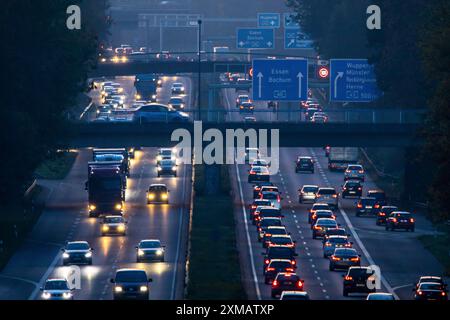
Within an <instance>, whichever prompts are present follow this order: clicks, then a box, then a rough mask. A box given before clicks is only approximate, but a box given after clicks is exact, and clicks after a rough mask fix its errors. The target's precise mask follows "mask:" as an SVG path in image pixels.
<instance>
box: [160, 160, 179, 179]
mask: <svg viewBox="0 0 450 320" xmlns="http://www.w3.org/2000/svg"><path fill="white" fill-rule="evenodd" d="M156 170H157V172H158V178H159V177H161V176H165V175H169V176H174V177H176V176H177V163H176V161H175V160H171V159H164V160H161V162H160V163H159V165H158V166H157V167H156Z"/></svg>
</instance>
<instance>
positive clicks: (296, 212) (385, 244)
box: [223, 89, 443, 300]
mask: <svg viewBox="0 0 450 320" xmlns="http://www.w3.org/2000/svg"><path fill="white" fill-rule="evenodd" d="M235 99H236V93H235V92H234V90H231V89H227V90H226V92H224V93H223V101H224V105H225V107H226V108H227V110H229V111H234V110H237V108H236V107H235ZM255 105H256V106H255V109H256V110H257V109H258V108H267V107H266V106H265V104H263V103H256V104H255ZM325 111H326V110H325ZM244 116H247V115H244V114H242V115H240V114H239V113H238V112H229V113H228V118H227V119H228V120H229V121H242V119H243V117H244ZM254 116H255V118H257V121H268V118H269V117H272V118H273V117H274V116H273V115H272V114H271V112H267V113H257V112H256V113H255V114H254ZM280 121H283V120H280ZM297 156H311V157H312V158H313V159H314V161H315V166H316V173H315V174H309V173H297V174H296V173H295V171H294V167H295V164H294V162H295V160H296V158H297ZM248 169H249V166H248V165H235V166H233V167H232V179H233V184H232V185H233V188H234V194H236V195H238V198H237V199H235V215H236V217H237V219H238V237H239V240H240V241H238V243H240V244H241V250H243V252H245V254H243V255H241V259H244V261H245V262H244V263H242V262H241V265H246V266H247V267H246V268H244V271H243V272H244V276H243V278H244V279H247V288H248V289H249V290H250V292H252V293H253V298H257V299H271V298H270V286H269V285H266V284H264V278H263V273H262V262H263V256H262V252H264V249H263V248H262V245H261V243H259V242H258V241H257V234H256V228H255V226H254V225H252V223H251V222H249V221H248V212H246V210H247V207H248V205H249V204H250V203H251V202H252V200H253V198H252V186H253V184H250V183H247V175H248V173H247V171H248ZM271 181H272V182H274V183H275V185H277V186H278V187H279V188H280V190H281V192H282V197H283V198H284V199H283V200H282V211H283V214H284V215H285V218H284V224H285V225H286V227H287V230H288V231H289V232H291V234H292V237H293V239H294V240H296V241H297V253H298V254H299V255H298V257H297V264H298V269H297V273H298V274H299V275H300V276H301V278H303V279H304V280H305V290H306V291H308V293H309V294H310V297H311V299H320V300H340V299H349V300H351V299H358V298H359V299H362V298H365V295H357V294H355V295H354V296H352V295H351V296H350V297H348V298H344V297H343V295H342V282H343V279H342V275H343V274H344V272H341V271H334V272H332V271H329V270H328V260H327V259H325V258H323V256H322V242H321V241H320V240H313V239H312V235H311V229H310V225H309V224H308V221H307V210H308V209H309V208H310V206H311V205H310V204H299V203H298V189H299V188H301V186H302V185H304V184H313V185H318V186H323V187H325V186H327V187H334V188H335V189H336V190H337V191H339V190H340V188H341V185H342V184H343V182H344V179H343V173H342V172H330V171H329V170H328V168H327V158H326V157H325V154H324V151H323V150H322V149H321V148H281V149H280V169H279V172H278V174H276V175H275V176H271ZM376 188H377V186H376V184H375V183H374V182H373V180H372V179H371V177H369V176H367V175H366V181H365V183H364V184H363V194H365V193H366V192H367V190H369V189H376ZM339 200H340V205H339V209H338V210H337V211H336V212H335V214H336V215H337V222H338V223H339V224H341V226H343V227H345V228H346V229H347V231H348V232H349V233H350V234H351V241H352V242H353V243H354V248H355V249H356V250H357V251H358V252H359V253H360V254H361V259H362V260H361V265H377V266H379V267H380V270H381V274H382V277H383V279H382V287H381V289H380V290H378V291H383V292H391V293H394V294H395V295H396V297H397V298H399V299H402V300H404V299H412V292H411V288H412V284H413V283H414V282H415V281H417V279H418V278H419V277H420V276H421V275H424V274H437V275H440V274H443V269H442V267H441V265H440V264H439V263H438V261H437V260H436V259H435V258H434V256H432V255H431V253H430V252H428V251H427V250H425V249H424V247H423V246H422V244H421V243H420V242H419V241H418V240H417V237H418V236H419V235H421V234H432V233H433V232H434V231H433V228H432V226H431V223H430V222H429V221H428V220H426V219H425V217H424V215H422V214H419V213H416V212H414V213H415V218H416V231H415V232H414V233H408V232H405V231H396V232H390V231H389V232H388V231H385V230H384V227H381V226H376V224H375V219H374V218H372V217H356V216H355V202H356V199H344V200H342V199H339ZM248 260H249V261H248Z"/></svg>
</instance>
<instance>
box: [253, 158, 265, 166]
mask: <svg viewBox="0 0 450 320" xmlns="http://www.w3.org/2000/svg"><path fill="white" fill-rule="evenodd" d="M250 167H269V164H268V163H267V161H266V160H264V159H255V160H253V161H252V162H251V164H250Z"/></svg>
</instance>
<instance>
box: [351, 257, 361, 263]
mask: <svg viewBox="0 0 450 320" xmlns="http://www.w3.org/2000/svg"><path fill="white" fill-rule="evenodd" d="M350 261H353V262H356V261H359V257H355V258H350Z"/></svg>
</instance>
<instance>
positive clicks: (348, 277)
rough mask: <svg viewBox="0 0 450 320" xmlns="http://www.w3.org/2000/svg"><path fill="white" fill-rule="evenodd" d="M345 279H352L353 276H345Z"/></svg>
mask: <svg viewBox="0 0 450 320" xmlns="http://www.w3.org/2000/svg"><path fill="white" fill-rule="evenodd" d="M344 280H347V281H350V280H353V278H352V277H351V276H345V277H344Z"/></svg>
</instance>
